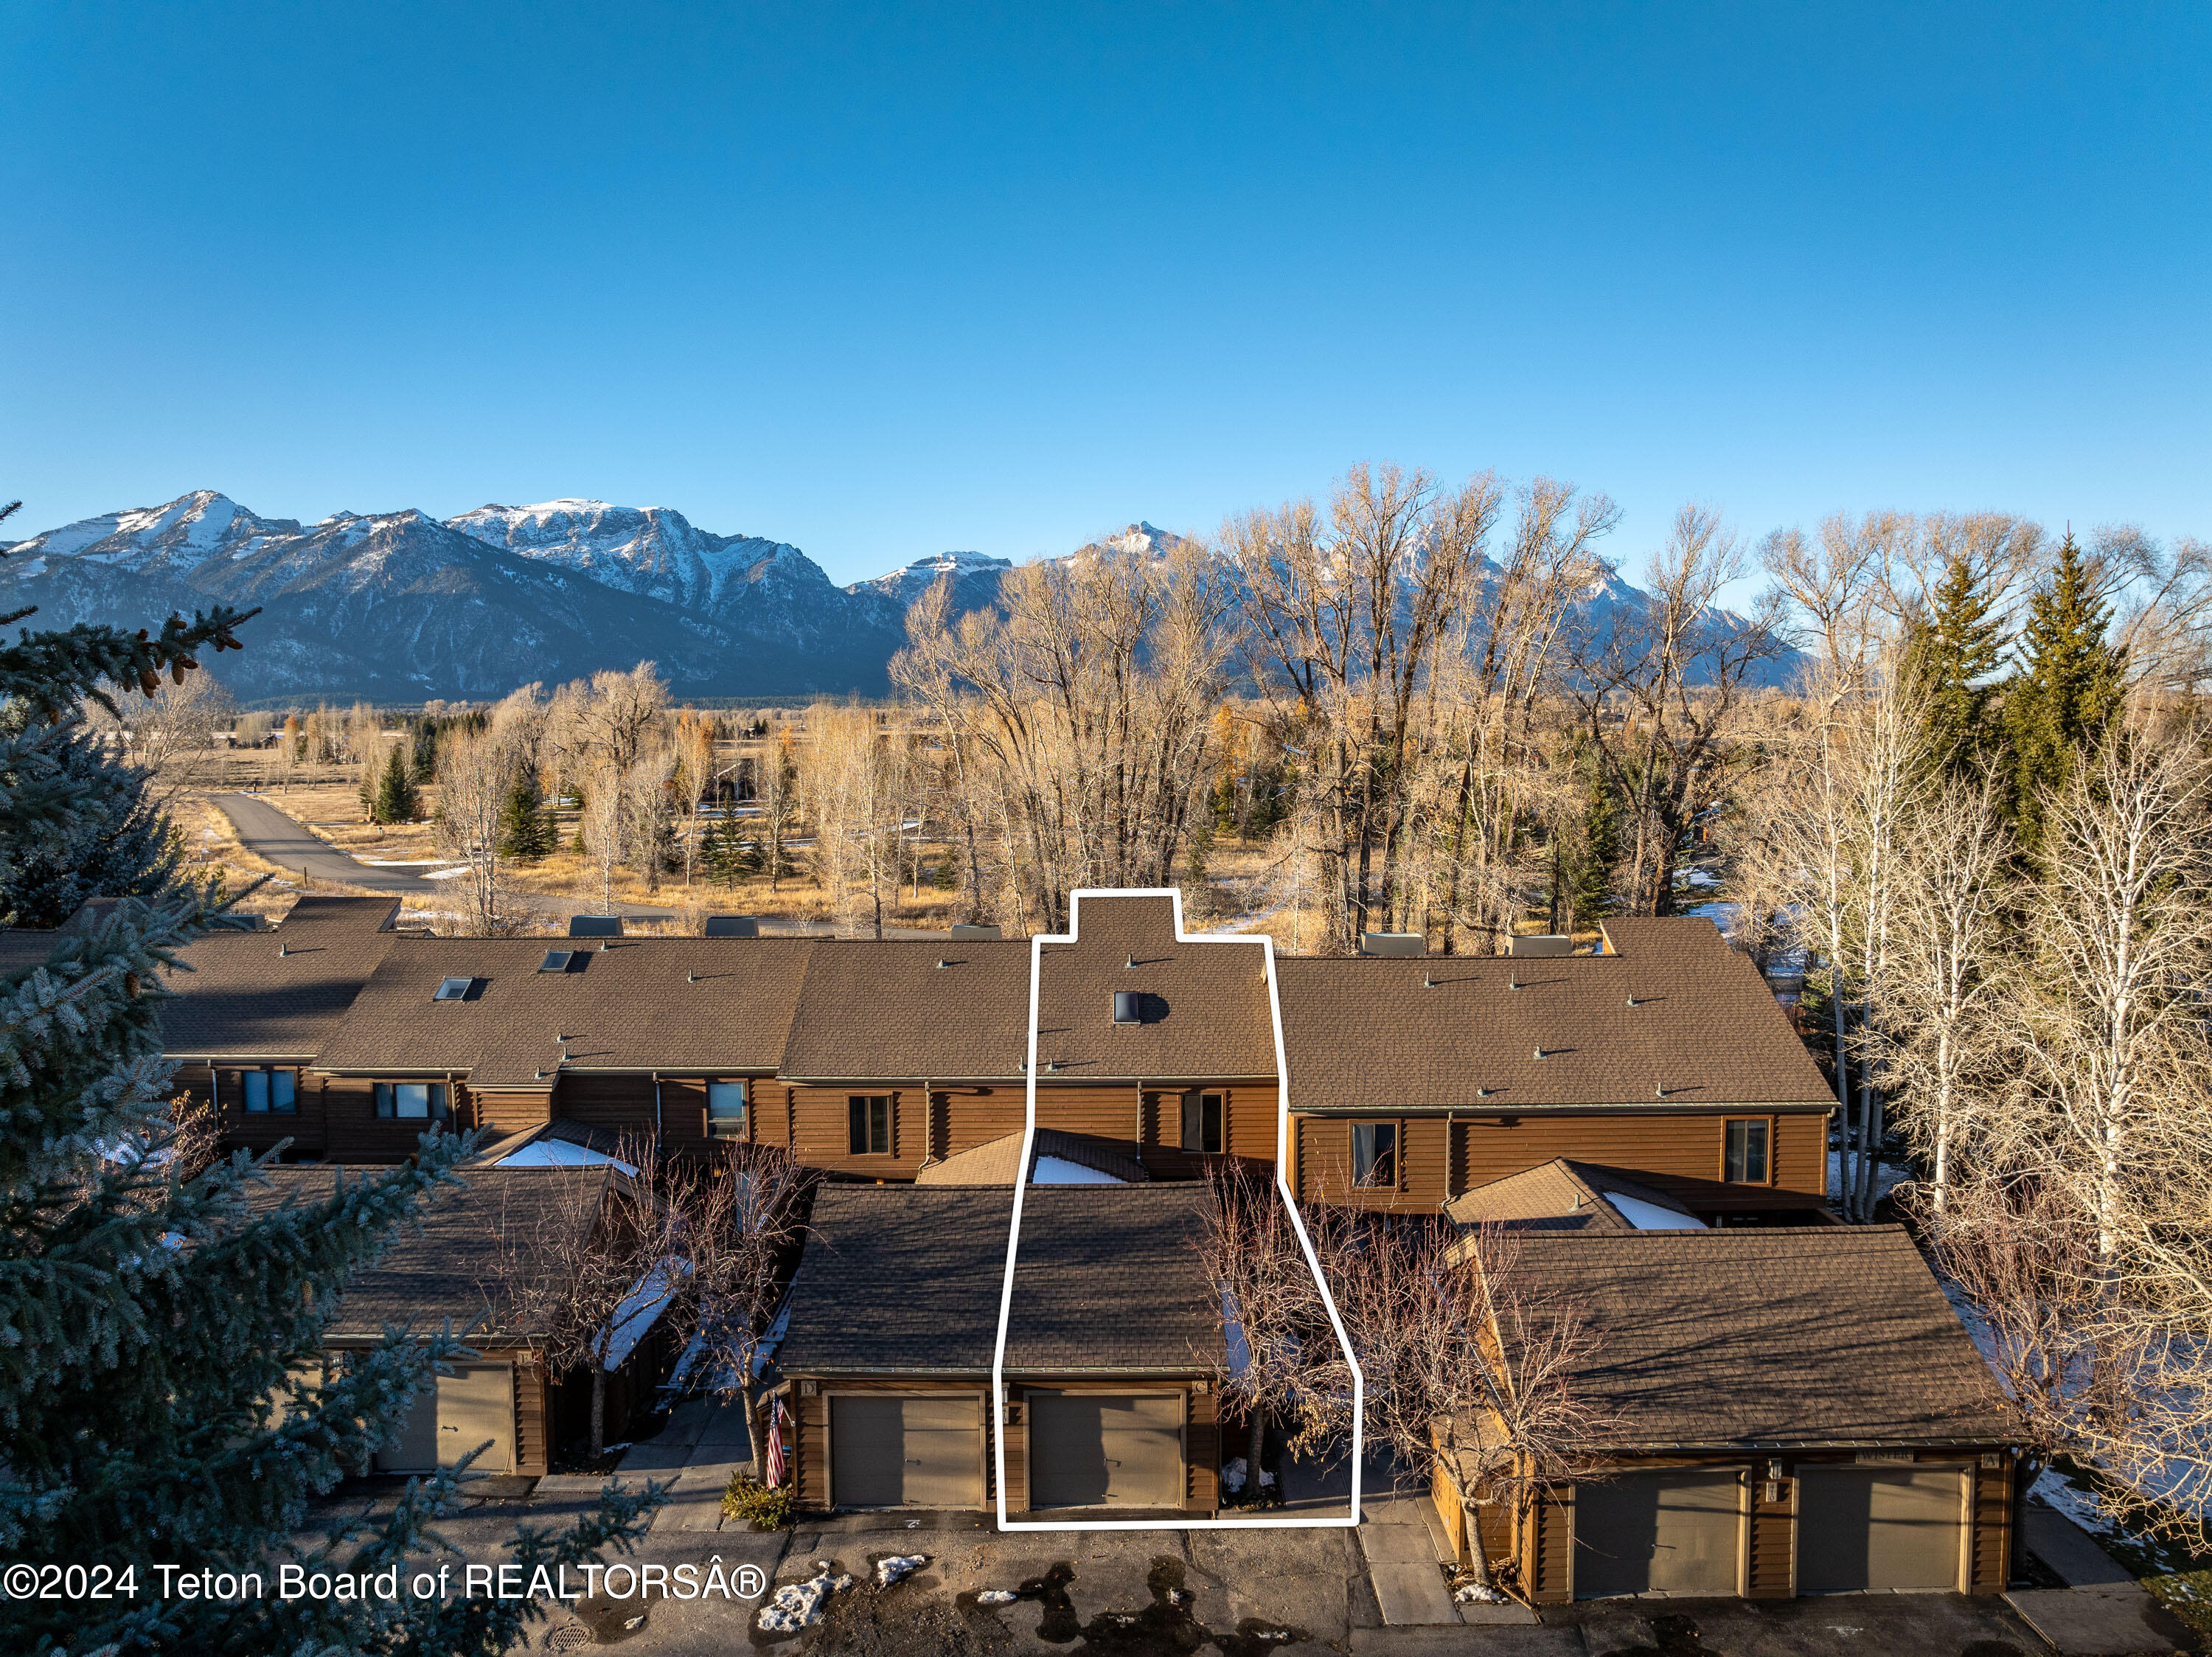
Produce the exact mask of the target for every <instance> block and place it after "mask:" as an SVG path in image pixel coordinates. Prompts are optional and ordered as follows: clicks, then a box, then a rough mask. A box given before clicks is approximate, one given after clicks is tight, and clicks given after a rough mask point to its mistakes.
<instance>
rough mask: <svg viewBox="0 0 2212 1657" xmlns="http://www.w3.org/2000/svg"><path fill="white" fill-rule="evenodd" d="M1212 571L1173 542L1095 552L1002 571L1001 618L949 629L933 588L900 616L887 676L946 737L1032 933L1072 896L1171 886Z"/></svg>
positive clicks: (1203, 745)
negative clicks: (903, 619)
mask: <svg viewBox="0 0 2212 1657" xmlns="http://www.w3.org/2000/svg"><path fill="white" fill-rule="evenodd" d="M1220 576H1221V572H1220V570H1218V567H1217V565H1216V564H1215V562H1214V561H1213V560H1212V558H1211V557H1208V556H1207V555H1206V552H1205V551H1204V550H1203V549H1200V548H1198V547H1196V546H1194V545H1192V544H1191V543H1188V542H1182V543H1179V544H1178V545H1177V546H1176V548H1175V549H1173V550H1172V551H1170V554H1169V555H1168V556H1167V557H1164V558H1159V559H1154V558H1151V557H1146V556H1144V555H1142V554H1138V553H1117V552H1114V551H1107V550H1103V549H1101V550H1097V551H1093V552H1091V553H1090V554H1088V555H1086V556H1085V557H1079V558H1077V559H1074V560H1071V561H1067V562H1064V563H1054V564H1027V565H1023V566H1020V567H1018V568H1017V569H1015V570H1010V571H1009V572H1007V574H1006V577H1005V578H1004V580H1003V581H1002V582H1001V583H1000V602H1001V605H1002V606H1003V613H1000V612H992V611H974V612H969V613H968V614H966V615H963V616H962V617H960V618H958V620H957V623H956V622H955V621H953V620H952V619H951V617H950V615H949V605H950V588H949V587H948V586H946V584H945V583H943V582H939V583H938V584H937V585H936V586H935V587H933V588H932V589H931V591H930V592H929V594H927V595H925V597H924V598H923V599H922V600H921V602H920V603H919V604H917V605H916V606H915V608H914V610H912V611H911V612H908V617H907V637H908V645H907V648H906V649H903V650H902V651H901V652H900V653H899V654H898V655H897V656H896V657H895V658H894V659H893V661H892V663H891V674H892V678H893V679H894V681H895V682H896V683H897V684H898V685H900V686H901V687H902V689H904V690H906V691H908V693H909V694H911V695H913V696H915V698H918V699H919V700H921V702H922V703H923V704H926V705H927V707H929V708H930V709H931V710H933V712H934V713H935V714H936V715H937V716H938V717H939V720H940V721H941V722H942V723H943V726H944V728H945V731H946V732H947V734H948V736H949V739H950V740H952V741H953V742H955V743H956V744H957V745H958V759H959V763H960V765H962V766H963V768H967V774H968V776H969V777H970V778H971V779H972V780H974V781H975V783H977V784H979V786H980V791H981V792H982V793H984V794H986V795H987V796H988V806H987V810H988V820H990V821H992V822H993V824H994V827H995V828H996V830H997V831H998V832H999V833H1000V836H1001V844H1002V845H1003V847H1004V858H1003V862H1004V867H1005V868H1006V874H1007V877H1008V879H1009V881H1010V884H1011V885H1012V889H1013V890H1012V895H1013V897H1014V899H1015V900H1016V902H1017V904H1018V906H1019V908H1020V909H1021V911H1023V912H1024V913H1025V914H1027V915H1030V916H1034V917H1036V921H1037V922H1038V923H1039V924H1040V925H1041V926H1042V927H1044V928H1046V929H1057V928H1063V927H1065V926H1066V919H1067V905H1068V894H1069V893H1070V892H1073V890H1074V889H1075V888H1077V887H1078V886H1170V885H1173V884H1175V883H1176V877H1177V874H1178V872H1179V870H1180V868H1181V865H1182V862H1183V856H1184V853H1185V850H1186V849H1187V841H1188V835H1189V832H1190V830H1191V828H1192V825H1193V823H1194V814H1195V813H1199V812H1200V811H1202V810H1203V809H1204V808H1205V795H1206V784H1207V781H1208V778H1209V776H1210V770H1211V767H1210V765H1209V758H1210V756H1209V746H1210V742H1211V738H1212V715H1213V709H1214V704H1215V703H1216V702H1217V701H1218V698H1219V695H1220V692H1221V690H1222V667H1223V662H1224V660H1225V653H1226V649H1227V641H1226V639H1225V636H1224V632H1223V622H1224V617H1225V609H1226V606H1227V604H1228V594H1227V593H1226V591H1225V587H1224V584H1223V582H1222V581H1221V578H1220ZM971 856H972V854H971Z"/></svg>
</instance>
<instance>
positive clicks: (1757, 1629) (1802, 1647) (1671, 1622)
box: [1466, 1593, 2049, 1657]
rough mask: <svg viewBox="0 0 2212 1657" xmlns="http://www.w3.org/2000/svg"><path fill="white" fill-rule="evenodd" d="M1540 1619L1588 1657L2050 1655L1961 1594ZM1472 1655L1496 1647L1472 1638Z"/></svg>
mask: <svg viewBox="0 0 2212 1657" xmlns="http://www.w3.org/2000/svg"><path fill="white" fill-rule="evenodd" d="M1537 1614H1538V1615H1539V1616H1540V1617H1542V1619H1543V1621H1544V1623H1545V1626H1546V1627H1547V1628H1548V1629H1555V1630H1568V1629H1573V1630H1578V1631H1579V1632H1580V1633H1581V1635H1582V1637H1583V1650H1584V1651H1585V1652H1586V1653H1587V1654H1588V1657H2045V1654H2047V1653H2048V1651H2049V1648H2048V1647H2046V1646H2045V1644H2044V1643H2043V1642H2042V1641H2041V1640H2039V1639H2038V1638H2037V1637H2036V1635H2035V1631H2034V1630H2033V1629H2031V1628H2029V1627H2028V1626H2027V1623H2024V1622H2022V1621H2021V1618H2020V1617H2019V1616H2018V1615H2017V1614H2016V1613H2015V1611H2013V1610H2012V1608H2011V1607H2010V1606H2009V1605H2006V1604H2005V1603H2004V1601H2003V1600H2002V1599H1969V1598H1968V1597H1967V1596H1966V1595H1965V1594H1960V1593H1865V1594H1828V1595H1823V1596H1820V1597H1819V1598H1816V1599H1761V1600H1750V1599H1641V1600H1628V1599H1586V1600H1583V1601H1581V1602H1579V1603H1577V1604H1575V1605H1546V1606H1544V1607H1543V1608H1542V1609H1541V1611H1539V1612H1538V1613H1537ZM1507 1631H1508V1632H1510V1631H1512V1630H1507ZM1466 1649H1467V1650H1468V1651H1469V1652H1471V1653H1473V1652H1486V1651H1488V1650H1490V1649H1491V1648H1490V1647H1489V1646H1487V1645H1484V1644H1478V1643H1475V1642H1473V1641H1472V1640H1470V1642H1469V1643H1468V1646H1467V1648H1466ZM1498 1649H1499V1650H1500V1651H1501V1653H1502V1652H1504V1650H1506V1649H1508V1648H1504V1647H1500V1648H1498Z"/></svg>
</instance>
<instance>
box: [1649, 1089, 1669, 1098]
mask: <svg viewBox="0 0 2212 1657" xmlns="http://www.w3.org/2000/svg"><path fill="white" fill-rule="evenodd" d="M1651 1097H1652V1098H1654V1099H1664V1098H1666V1097H1667V1090H1666V1089H1665V1088H1664V1087H1654V1088H1653V1089H1652V1090H1651Z"/></svg>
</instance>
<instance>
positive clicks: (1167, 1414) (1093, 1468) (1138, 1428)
mask: <svg viewBox="0 0 2212 1657" xmlns="http://www.w3.org/2000/svg"><path fill="white" fill-rule="evenodd" d="M1029 1405H1030V1506H1031V1507H1033V1508H1180V1507H1182V1494H1183V1464H1182V1417H1183V1402H1182V1393H1180V1392H1113V1393H1109V1392H1031V1393H1030V1395H1029Z"/></svg>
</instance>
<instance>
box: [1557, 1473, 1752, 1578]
mask: <svg viewBox="0 0 2212 1657" xmlns="http://www.w3.org/2000/svg"><path fill="white" fill-rule="evenodd" d="M1742 1505H1743V1502H1742V1485H1741V1481H1740V1480H1739V1478H1738V1477H1737V1476H1736V1475H1735V1473H1734V1472H1725V1473H1717V1472H1709V1471H1702V1470H1699V1471H1683V1472H1665V1473H1624V1474H1622V1475H1621V1476H1620V1477H1618V1478H1610V1479H1607V1480H1606V1481H1605V1482H1604V1483H1601V1484H1581V1485H1577V1487H1576V1488H1575V1597H1576V1598H1577V1599H1603V1598H1605V1597H1606V1596H1607V1595H1609V1594H1616V1593H1686V1594H1733V1593H1735V1591H1736V1562H1737V1560H1738V1559H1739V1558H1740V1557H1741V1555H1742V1552H1743V1518H1742V1514H1741V1508H1742Z"/></svg>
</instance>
